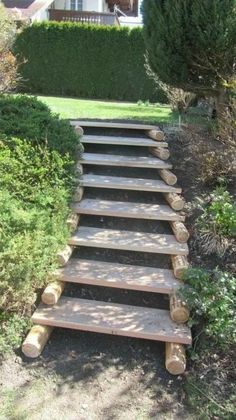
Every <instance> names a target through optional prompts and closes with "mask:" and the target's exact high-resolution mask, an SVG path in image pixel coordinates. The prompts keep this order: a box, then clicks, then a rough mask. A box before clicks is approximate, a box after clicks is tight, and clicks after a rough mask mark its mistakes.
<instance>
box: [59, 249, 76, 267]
mask: <svg viewBox="0 0 236 420" xmlns="http://www.w3.org/2000/svg"><path fill="white" fill-rule="evenodd" d="M72 252H73V247H72V246H70V245H66V246H65V248H64V249H63V250H62V251H59V252H58V253H57V261H58V264H59V265H60V266H62V267H63V266H64V265H66V264H67V262H68V261H69V259H70V257H71V255H72Z"/></svg>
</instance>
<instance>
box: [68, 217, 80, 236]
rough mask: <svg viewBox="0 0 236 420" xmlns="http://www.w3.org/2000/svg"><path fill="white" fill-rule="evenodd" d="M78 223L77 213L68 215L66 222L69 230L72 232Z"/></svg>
mask: <svg viewBox="0 0 236 420" xmlns="http://www.w3.org/2000/svg"><path fill="white" fill-rule="evenodd" d="M78 223H79V214H77V213H71V215H70V216H69V217H68V219H67V221H66V224H67V226H68V228H69V229H70V231H71V232H74V231H75V230H76V228H77V226H78Z"/></svg>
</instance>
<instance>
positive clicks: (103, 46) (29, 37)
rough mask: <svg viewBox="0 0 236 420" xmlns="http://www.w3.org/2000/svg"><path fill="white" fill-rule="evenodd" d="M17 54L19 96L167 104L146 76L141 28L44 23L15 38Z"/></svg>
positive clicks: (31, 27) (162, 95) (26, 29)
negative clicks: (43, 95) (148, 100)
mask: <svg viewBox="0 0 236 420" xmlns="http://www.w3.org/2000/svg"><path fill="white" fill-rule="evenodd" d="M15 52H16V54H17V56H18V57H19V60H20V61H23V64H22V65H20V73H21V76H22V80H23V82H22V86H21V90H22V91H26V92H31V93H37V94H39V93H43V94H46V95H62V96H74V97H82V98H97V99H113V100H126V101H138V100H139V99H142V100H147V99H150V100H152V101H156V102H157V101H158V102H162V101H165V99H166V98H165V95H164V94H163V93H162V92H161V91H160V90H159V91H158V90H157V89H156V88H155V85H154V83H153V81H152V80H150V79H149V78H148V76H147V75H146V71H145V68H144V54H145V46H144V40H143V33H142V29H141V28H135V29H132V30H130V29H129V28H127V27H116V26H100V25H86V24H79V23H72V22H43V23H38V24H34V25H32V26H29V27H26V28H24V30H23V31H21V32H20V33H19V35H18V38H17V41H16V45H15ZM62 81H63V83H62Z"/></svg>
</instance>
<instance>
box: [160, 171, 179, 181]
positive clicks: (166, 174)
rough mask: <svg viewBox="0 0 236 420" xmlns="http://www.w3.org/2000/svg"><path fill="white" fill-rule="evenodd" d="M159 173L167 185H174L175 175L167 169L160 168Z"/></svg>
mask: <svg viewBox="0 0 236 420" xmlns="http://www.w3.org/2000/svg"><path fill="white" fill-rule="evenodd" d="M159 175H160V177H161V178H162V179H163V181H165V182H166V183H167V184H168V185H175V184H176V182H177V176H176V175H175V174H173V172H171V171H169V169H160V170H159Z"/></svg>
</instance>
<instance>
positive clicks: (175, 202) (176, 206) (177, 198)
mask: <svg viewBox="0 0 236 420" xmlns="http://www.w3.org/2000/svg"><path fill="white" fill-rule="evenodd" d="M164 196H165V199H166V201H167V202H168V203H169V205H170V206H171V208H172V209H173V210H177V211H178V210H183V208H184V200H183V198H182V197H181V195H179V194H176V193H165V194H164Z"/></svg>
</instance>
